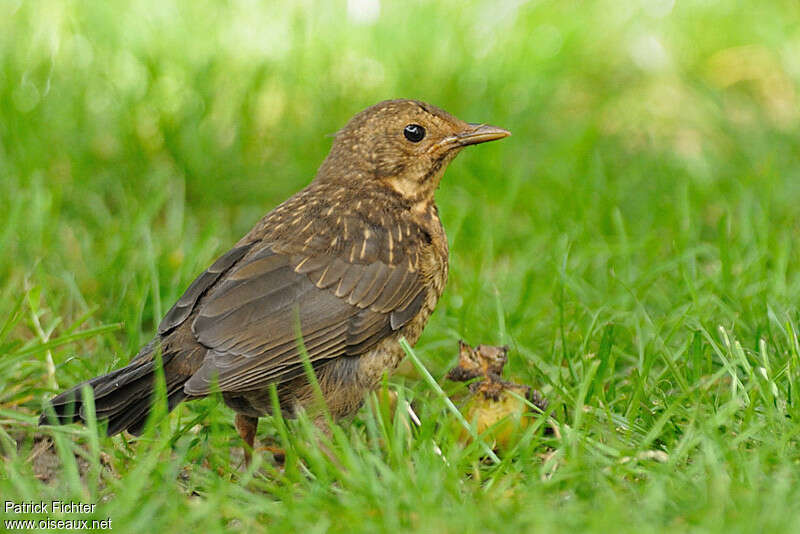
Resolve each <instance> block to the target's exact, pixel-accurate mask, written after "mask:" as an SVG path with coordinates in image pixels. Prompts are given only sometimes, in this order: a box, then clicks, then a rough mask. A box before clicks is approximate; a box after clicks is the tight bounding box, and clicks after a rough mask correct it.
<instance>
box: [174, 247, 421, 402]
mask: <svg viewBox="0 0 800 534" xmlns="http://www.w3.org/2000/svg"><path fill="white" fill-rule="evenodd" d="M243 248H244V247H243ZM246 248H247V249H248V250H245V251H244V253H240V252H238V249H233V250H232V251H231V252H229V253H228V254H226V255H225V256H223V257H222V258H220V260H218V261H217V262H216V263H214V265H212V267H211V268H210V269H209V270H208V271H206V273H203V274H202V275H200V277H199V278H198V280H197V281H195V283H193V284H192V285H191V286H190V287H189V289H188V290H187V292H186V294H185V295H184V296H183V297H182V298H181V299H180V300H179V301H178V303H177V304H176V306H175V307H173V309H172V310H170V312H169V313H168V314H167V316H166V317H165V319H164V321H163V322H162V324H161V327H160V328H159V331H161V330H162V328H163V329H164V332H169V329H170V328H174V326H175V324H176V321H177V322H180V321H182V320H185V319H186V318H187V317H188V316H189V315H190V314H191V312H192V310H193V309H194V308H195V307H196V308H197V314H196V316H195V317H194V319H193V323H192V331H193V333H194V335H195V337H196V338H197V340H198V341H199V342H200V343H201V344H203V345H204V346H206V347H207V348H208V349H209V350H208V352H207V354H206V357H205V359H204V361H203V365H202V366H201V367H200V369H199V370H198V371H197V372H196V373H195V374H194V375H193V376H192V378H191V379H190V380H189V381H188V382H187V383H186V385H185V386H184V389H185V391H186V393H187V394H189V395H202V394H206V393H209V392H210V391H211V389H212V388H213V384H214V383H216V384H217V386H218V387H219V389H220V390H222V391H230V392H237V391H249V390H254V389H260V388H263V387H264V386H265V385H267V384H269V383H273V382H275V383H277V382H282V381H285V380H288V379H291V378H293V377H296V376H299V375H301V374H302V373H303V367H302V359H301V353H300V349H299V343H298V340H299V338H301V337H302V342H303V345H304V347H305V350H306V351H307V353H308V356H309V359H310V360H311V361H312V362H317V361H321V360H326V359H331V358H336V357H339V356H357V355H360V354H364V353H365V352H367V351H369V350H370V349H372V348H373V347H375V346H376V345H377V344H378V342H380V341H381V340H382V339H384V338H386V337H387V336H389V335H390V334H391V333H392V332H394V331H396V330H397V329H399V328H400V327H402V326H403V325H405V324H406V323H407V322H408V321H410V320H411V319H412V318H413V317H414V316H415V315H416V314H417V312H418V311H419V310H420V308H421V307H422V303H423V302H424V301H425V297H426V294H427V293H426V289H425V285H424V283H423V280H422V277H421V275H420V273H419V272H418V271H417V270H415V269H414V268H413V267H412V266H411V263H410V262H402V263H401V264H395V265H392V264H388V263H384V262H383V261H380V260H379V259H375V260H374V261H371V262H369V263H353V262H349V261H347V258H343V257H342V256H341V255H329V254H325V253H307V254H305V255H304V254H291V253H283V252H276V251H275V248H277V247H275V246H273V245H270V244H263V243H260V244H257V245H251V246H247V247H246ZM237 256H238V257H237ZM206 292H207V293H206ZM204 293H206V294H205V295H203V294H204ZM201 296H202V299H200V297H201ZM187 310H188V311H187Z"/></svg>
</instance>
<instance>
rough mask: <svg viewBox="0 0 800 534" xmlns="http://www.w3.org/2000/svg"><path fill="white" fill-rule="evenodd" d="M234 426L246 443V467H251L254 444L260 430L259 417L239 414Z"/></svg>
mask: <svg viewBox="0 0 800 534" xmlns="http://www.w3.org/2000/svg"><path fill="white" fill-rule="evenodd" d="M234 424H235V426H236V430H237V431H238V432H239V436H241V438H242V440H243V441H244V465H245V467H250V461H251V460H252V459H253V443H254V442H255V439H256V431H257V430H258V417H251V416H249V415H244V414H241V413H237V414H236V419H235V420H234Z"/></svg>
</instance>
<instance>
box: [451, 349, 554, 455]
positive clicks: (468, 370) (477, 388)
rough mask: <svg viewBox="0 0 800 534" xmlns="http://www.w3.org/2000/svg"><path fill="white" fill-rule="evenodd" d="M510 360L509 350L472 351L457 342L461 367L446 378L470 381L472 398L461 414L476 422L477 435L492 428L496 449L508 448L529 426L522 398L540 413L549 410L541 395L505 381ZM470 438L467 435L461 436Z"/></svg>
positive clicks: (456, 368)
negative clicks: (518, 432) (506, 366)
mask: <svg viewBox="0 0 800 534" xmlns="http://www.w3.org/2000/svg"><path fill="white" fill-rule="evenodd" d="M507 361H508V347H507V346H502V347H497V346H493V345H478V346H476V347H475V348H472V347H471V346H470V345H469V344H467V343H465V342H464V341H460V340H459V342H458V365H457V366H455V367H453V368H452V369H451V370H450V371H449V372H448V373H447V378H448V379H449V380H453V381H456V382H468V381H470V380H474V379H476V378H479V380H475V381H474V382H472V383H470V384H469V390H470V394H471V395H470V398H469V399H468V400H467V401H466V402H465V404H464V406H463V409H462V411H463V412H464V416H465V417H466V419H467V420H468V421H475V423H476V430H477V432H478V434H483V433H484V432H487V431H489V430H490V429H491V431H490V434H491V438H493V440H494V443H495V446H496V447H498V448H505V447H506V446H507V445H508V442H509V440H510V438H511V436H512V435H513V433H514V432H515V431H516V430H517V429H520V428H524V427H526V426H527V425H528V422H529V421H530V417H527V416H526V414H528V413H529V412H530V410H529V406H528V404H527V403H525V402H524V401H522V400H520V399H519V397H522V398H523V399H527V400H528V402H530V403H531V404H533V405H534V406H536V407H537V408H538V409H539V410H540V411H541V412H544V411H545V410H547V400H546V399H545V398H544V397H543V396H542V394H541V393H539V392H538V391H536V390H535V389H533V388H531V387H530V386H526V385H523V384H516V383H514V382H509V381H507V380H503V378H502V374H503V367H504V366H505V364H506V362H507ZM462 437H463V438H464V439H468V436H467V434H466V433H462Z"/></svg>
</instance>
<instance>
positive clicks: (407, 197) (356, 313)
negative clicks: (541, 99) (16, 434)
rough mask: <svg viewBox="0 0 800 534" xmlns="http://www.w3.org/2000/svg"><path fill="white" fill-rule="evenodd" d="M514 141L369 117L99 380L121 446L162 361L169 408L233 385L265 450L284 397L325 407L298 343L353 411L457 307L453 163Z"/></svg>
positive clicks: (67, 406)
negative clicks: (450, 202)
mask: <svg viewBox="0 0 800 534" xmlns="http://www.w3.org/2000/svg"><path fill="white" fill-rule="evenodd" d="M507 135H509V133H508V132H507V131H505V130H502V129H500V128H495V127H492V126H486V125H481V124H468V123H466V122H464V121H461V120H459V119H457V118H455V117H453V116H452V115H450V114H448V113H446V112H444V111H442V110H441V109H438V108H436V107H434V106H431V105H428V104H424V103H422V102H418V101H414V100H390V101H385V102H381V103H379V104H376V105H375V106H372V107H370V108H368V109H366V110H364V111H362V112H361V113H359V114H357V115H356V116H355V117H353V119H351V120H350V122H348V123H347V125H346V126H345V127H344V128H343V129H342V130H341V131H339V132H338V133H337V134H336V138H335V141H334V143H333V147H332V149H331V152H330V154H329V155H328V157H327V158H326V159H325V161H324V162H323V163H322V166H321V167H320V168H319V171H318V172H317V175H316V177H315V178H314V180H313V181H312V182H311V183H310V184H309V185H308V186H307V187H306V188H305V189H303V190H301V191H300V192H298V193H297V194H295V195H294V196H292V197H291V198H289V199H288V200H287V201H286V202H284V203H283V204H281V205H280V206H278V207H277V208H275V209H274V210H273V211H271V212H270V213H268V214H267V215H266V216H265V217H264V218H263V219H261V221H259V222H258V223H257V224H256V225H255V227H254V228H253V229H252V230H251V231H250V232H249V233H248V234H247V235H246V236H244V237H243V238H242V239H241V240H240V241H239V242H238V243H237V244H236V245H235V246H234V247H233V248H232V249H231V250H230V251H228V252H227V253H225V254H224V255H223V256H222V257H220V258H219V259H218V260H217V261H216V262H214V264H213V265H211V267H209V268H208V269H207V270H206V271H205V272H204V273H202V274H201V275H200V276H198V277H197V279H196V280H195V281H194V282H192V284H191V285H190V286H189V288H188V289H187V290H186V292H185V293H184V294H183V296H182V297H181V298H180V299H179V300H178V301H177V302H176V303H175V305H174V306H173V307H172V308H171V309H170V310H169V312H167V314H166V316H165V317H164V319H163V320H162V321H161V324H160V325H159V327H158V333H157V335H156V337H155V339H153V341H151V342H150V343H149V344H147V345H146V346H145V347H144V348H142V350H141V351H140V352H139V354H138V355H136V357H135V358H134V359H133V360H132V361H131V363H130V364H129V365H128V366H126V367H124V368H122V369H118V370H116V371H113V372H112V373H110V374H108V375H105V376H100V377H97V378H94V379H92V380H89V381H88V382H87V383H88V384H89V385H90V386H91V387H92V389H93V391H94V396H95V405H96V411H97V416H98V418H99V419H107V420H108V434H109V435H112V434H115V433H117V432H120V431H122V430H128V431H129V432H131V433H134V434H136V433H139V432H140V431H141V430H142V428H143V425H144V422H145V419H146V417H147V415H148V413H149V410H150V404H151V402H152V398H151V397H152V391H153V377H154V370H155V365H156V364H155V359H154V352H155V351H156V350H160V351H161V356H162V361H163V367H164V376H165V379H166V387H167V396H168V403H169V408H170V409H172V408H173V407H174V406H175V405H177V404H178V403H179V402H181V401H183V400H188V399H193V398H199V397H203V396H205V395H208V394H209V393H210V392H211V391H213V390H214V389H215V388H218V389H219V390H220V391H221V392H222V395H223V398H224V400H225V402H226V403H227V404H228V405H229V406H230V407H231V408H233V410H234V411H235V412H236V413H237V417H236V426H237V428H238V429H239V432H240V434H241V435H242V437H243V438H244V439H245V441H246V442H247V443H248V445H250V446H252V443H253V437H254V435H255V428H256V425H257V422H258V417H260V416H262V415H265V414H268V413H270V411H271V401H270V394H269V390H270V385H271V384H275V385H276V387H277V392H278V398H279V401H280V405H281V410H282V411H283V412H284V413H285V414H286V415H289V416H291V415H292V414H293V413H294V412H295V411H296V410H297V409H298V408H305V409H314V406H313V401H314V396H313V392H312V391H313V390H312V388H311V387H310V385H309V382H308V380H307V378H306V375H305V373H304V370H303V363H302V358H301V350H300V348H299V342H298V341H299V340H298V333H299V334H300V336H299V337H301V339H302V344H303V346H304V347H305V350H306V351H307V353H308V356H309V358H310V361H311V363H312V365H313V369H314V371H315V373H316V375H317V378H318V381H319V383H320V386H321V389H322V392H323V397H324V400H325V402H326V404H327V407H328V409H329V410H330V413H331V414H332V415H333V416H334V417H341V416H345V415H348V414H351V413H353V412H354V411H355V410H356V409H358V407H359V405H360V404H361V402H362V399H363V396H364V393H365V391H367V390H369V389H372V388H374V387H376V386H377V385H378V383H379V381H380V378H381V376H382V375H383V373H385V372H387V371H391V370H392V369H393V368H394V367H395V366H396V365H397V363H398V362H399V361H400V360H401V359H402V356H403V351H402V349H401V348H400V346H399V344H398V343H397V340H398V338H399V337H400V336H405V338H406V339H408V341H409V343H411V344H412V345H413V344H414V343H415V342H416V341H417V339H418V338H419V336H420V334H421V332H422V329H423V327H424V325H425V323H426V322H427V320H428V317H429V316H430V314H431V312H432V311H433V309H434V306H435V305H436V302H437V300H438V299H439V296H440V295H441V294H442V290H443V288H444V285H445V282H446V280H447V271H448V249H447V238H446V237H445V234H444V229H443V228H442V225H441V222H440V221H439V216H438V213H437V209H436V204H435V203H434V192H435V190H436V188H437V187H438V185H439V181H440V179H441V177H442V175H443V174H444V171H445V169H446V167H447V164H448V163H449V162H450V161H452V159H453V158H454V157H455V156H456V154H458V152H459V151H460V150H461V149H462V148H463V147H464V146H467V145H470V144H476V143H481V142H484V141H491V140H494V139H500V138H503V137H506V136H507ZM82 385H83V384H79V385H78V386H76V387H75V388H73V389H71V390H69V391H66V392H64V393H62V394H60V395H58V396H57V397H55V398H53V399H52V400H51V401H50V404H51V406H52V407H53V408H54V410H55V412H56V415H57V417H58V422H59V423H65V422H71V421H77V420H80V419H82V418H83V417H84V416H85V414H84V412H83V409H82V406H81V401H80V389H81V386H82ZM47 421H48V419H47V417H46V415H44V414H43V415H42V418H41V421H40V422H41V423H46V422H47Z"/></svg>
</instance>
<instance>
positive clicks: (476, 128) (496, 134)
mask: <svg viewBox="0 0 800 534" xmlns="http://www.w3.org/2000/svg"><path fill="white" fill-rule="evenodd" d="M509 135H511V132H509V131H508V130H504V129H502V128H498V127H497V126H489V125H488V124H475V123H468V124H467V128H465V129H464V130H463V131H461V132H458V133H457V134H455V135H448V136H447V137H445V138H444V139H442V140H441V141H439V142H438V143H436V144H434V145H431V147H430V148H429V149H428V152H435V151H438V150H450V149H452V148H456V147H465V146H467V145H477V144H478V143H485V142H487V141H494V140H495V139H502V138H504V137H508V136H509Z"/></svg>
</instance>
